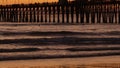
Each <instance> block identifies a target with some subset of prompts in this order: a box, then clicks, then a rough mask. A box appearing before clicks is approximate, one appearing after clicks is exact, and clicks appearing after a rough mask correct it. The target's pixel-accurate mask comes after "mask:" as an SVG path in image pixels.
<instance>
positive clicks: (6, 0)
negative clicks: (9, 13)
mask: <svg viewBox="0 0 120 68" xmlns="http://www.w3.org/2000/svg"><path fill="white" fill-rule="evenodd" d="M57 1H58V0H0V5H6V4H15V3H16V4H18V3H24V4H27V3H35V2H39V3H43V2H57Z"/></svg>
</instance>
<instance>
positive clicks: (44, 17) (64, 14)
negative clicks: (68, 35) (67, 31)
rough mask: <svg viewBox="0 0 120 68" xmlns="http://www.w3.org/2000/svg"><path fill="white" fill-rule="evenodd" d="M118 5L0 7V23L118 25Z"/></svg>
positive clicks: (72, 4)
mask: <svg viewBox="0 0 120 68" xmlns="http://www.w3.org/2000/svg"><path fill="white" fill-rule="evenodd" d="M119 4H120V3H119V2H104V3H79V4H75V3H70V4H66V5H59V4H57V3H56V4H31V5H7V6H0V22H37V23H48V24H58V23H62V24H63V23H64V24H77V23H78V24H79V23H80V24H85V23H88V24H91V23H116V24H117V23H120V5H119Z"/></svg>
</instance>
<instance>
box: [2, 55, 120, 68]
mask: <svg viewBox="0 0 120 68" xmlns="http://www.w3.org/2000/svg"><path fill="white" fill-rule="evenodd" d="M119 58H120V56H104V57H88V58H59V59H36V60H14V61H13V60H11V61H0V67H1V68H31V67H33V68H45V67H48V68H49V67H56V68H59V66H68V68H69V67H71V66H81V65H84V66H96V67H97V66H107V68H109V67H110V66H111V64H113V65H112V66H120V60H119ZM75 68H77V67H75Z"/></svg>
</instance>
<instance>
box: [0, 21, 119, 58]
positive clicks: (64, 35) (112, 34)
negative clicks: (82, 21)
mask: <svg viewBox="0 0 120 68" xmlns="http://www.w3.org/2000/svg"><path fill="white" fill-rule="evenodd" d="M119 27H120V26H119V25H110V24H109V25H99V24H96V25H41V24H28V23H21V24H20V23H19V24H17V23H9V24H4V23H1V24H0V49H3V51H0V60H18V59H38V58H62V57H64V58H67V57H92V56H109V55H120V49H119V48H120V46H119V44H120V43H119V40H120V30H119ZM112 42H113V43H112ZM23 48H27V49H28V48H36V50H33V49H31V50H29V49H28V51H27V52H26V51H25V52H24V50H23V51H21V50H22V49H23ZM10 49H11V52H9V51H8V50H10Z"/></svg>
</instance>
